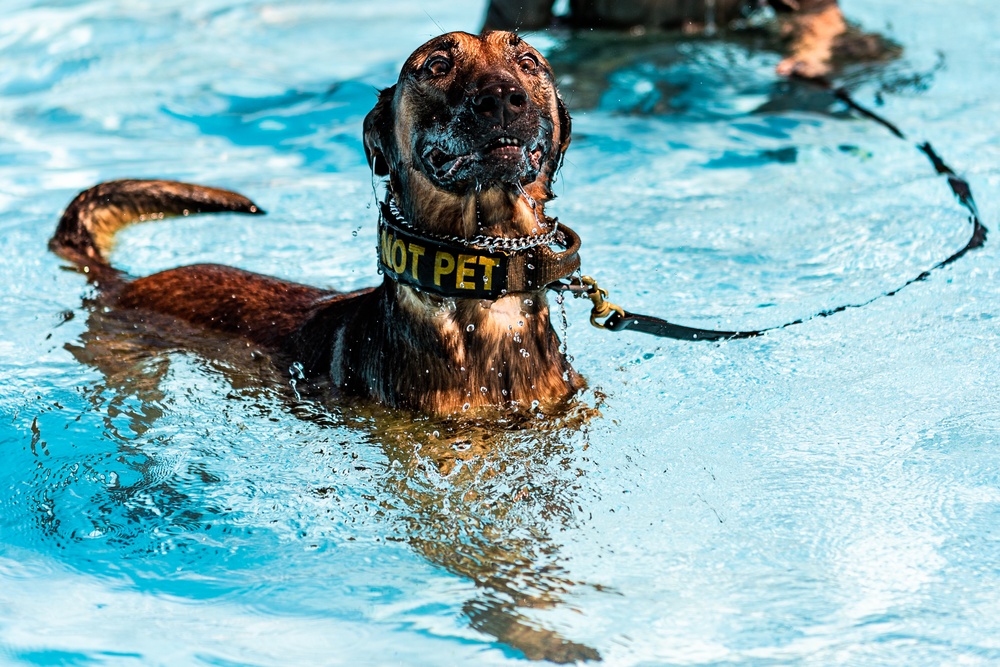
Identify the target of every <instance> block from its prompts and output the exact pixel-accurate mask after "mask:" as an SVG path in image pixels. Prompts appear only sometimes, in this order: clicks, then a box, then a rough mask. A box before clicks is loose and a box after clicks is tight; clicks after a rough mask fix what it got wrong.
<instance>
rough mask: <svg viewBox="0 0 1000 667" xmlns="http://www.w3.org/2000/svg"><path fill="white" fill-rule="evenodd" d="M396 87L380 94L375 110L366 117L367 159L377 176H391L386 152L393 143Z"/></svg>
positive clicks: (391, 87) (390, 87)
mask: <svg viewBox="0 0 1000 667" xmlns="http://www.w3.org/2000/svg"><path fill="white" fill-rule="evenodd" d="M395 94H396V86H389V87H388V88H386V89H384V90H383V91H382V92H380V93H379V94H378V102H376V103H375V108H374V109H372V110H371V111H369V112H368V115H367V116H365V125H364V128H365V129H364V138H365V157H366V158H368V165H369V166H370V167H371V168H372V171H373V172H374V173H375V175H376V176H388V175H389V162H388V160H386V158H385V151H386V149H387V147H388V146H389V145H390V143H389V142H390V141H392V98H393V97H394V96H395Z"/></svg>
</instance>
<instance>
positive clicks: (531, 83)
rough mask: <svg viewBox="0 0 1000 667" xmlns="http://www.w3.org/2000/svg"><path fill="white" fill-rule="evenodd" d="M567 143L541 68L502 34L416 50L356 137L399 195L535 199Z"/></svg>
mask: <svg viewBox="0 0 1000 667" xmlns="http://www.w3.org/2000/svg"><path fill="white" fill-rule="evenodd" d="M569 136H570V119H569V114H568V113H567V112H566V109H565V107H564V106H563V103H562V100H561V99H560V98H559V94H558V92H557V90H556V86H555V82H554V79H553V74H552V70H551V68H550V67H549V64H548V63H547V62H546V60H545V58H543V57H542V55H541V54H540V53H539V52H538V51H536V50H535V49H534V48H532V47H531V46H530V45H529V44H528V43H527V42H525V41H524V40H523V39H521V38H520V37H519V36H517V35H516V34H514V33H509V32H489V33H486V34H484V35H471V34H468V33H463V32H453V33H449V34H446V35H442V36H440V37H437V38H435V39H432V40H431V41H429V42H427V43H426V44H424V45H423V46H421V47H420V48H418V49H417V50H416V51H415V52H414V53H413V54H412V55H411V56H410V57H409V58H408V59H407V61H406V63H405V64H404V65H403V68H402V71H401V72H400V75H399V80H398V81H397V83H396V84H395V85H394V86H392V87H390V88H387V89H385V90H383V91H382V92H381V94H380V95H379V100H378V103H377V104H376V106H375V108H374V109H373V110H372V111H371V113H369V114H368V117H367V118H366V119H365V130H364V139H365V151H366V154H367V156H368V161H369V164H370V165H371V167H372V170H373V171H374V172H375V174H376V175H379V176H389V178H390V187H391V188H392V190H393V191H394V193H395V194H396V195H397V196H399V197H406V196H408V195H409V196H413V192H414V190H421V191H423V192H422V194H421V195H420V196H423V197H433V196H440V195H443V194H447V195H451V196H454V197H465V196H467V195H469V194H470V193H480V192H484V191H488V190H491V189H502V190H504V191H507V192H522V191H527V192H532V196H535V197H537V198H539V199H541V200H542V201H544V200H545V199H547V198H548V197H549V195H550V192H549V186H550V184H551V181H552V178H553V177H554V175H555V172H556V171H557V170H558V168H559V165H560V163H561V160H562V155H563V152H564V151H565V150H566V147H567V146H568V144H569ZM430 191H436V194H435V193H434V192H430ZM533 191H534V192H533Z"/></svg>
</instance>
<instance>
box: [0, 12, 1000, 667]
mask: <svg viewBox="0 0 1000 667" xmlns="http://www.w3.org/2000/svg"><path fill="white" fill-rule="evenodd" d="M843 6H844V8H845V11H846V12H847V13H848V14H849V15H850V16H851V17H853V18H854V19H856V20H858V21H860V22H861V23H862V24H863V25H865V26H866V27H867V28H869V29H874V30H880V31H882V32H884V33H885V34H886V35H888V36H889V37H891V38H892V39H894V40H895V41H896V42H898V43H899V44H901V45H902V46H903V47H904V49H905V51H904V54H903V56H902V57H901V58H900V59H898V60H895V61H893V62H890V63H886V64H880V65H868V66H856V67H852V68H849V69H848V70H847V71H846V72H844V74H843V77H844V80H845V81H847V82H848V83H849V84H850V85H851V87H852V89H853V90H854V91H855V93H856V95H857V97H858V99H859V100H860V101H862V102H863V103H866V104H870V105H873V106H876V107H877V108H878V109H879V110H880V111H881V112H883V113H885V114H886V115H887V116H889V117H890V118H892V119H893V120H894V121H895V122H897V123H898V124H899V125H900V126H901V127H903V128H904V129H905V130H906V131H907V132H908V133H910V135H911V136H912V137H913V138H914V139H915V140H916V139H923V138H926V139H931V140H932V141H933V142H934V143H935V145H936V146H937V147H938V148H939V149H940V150H941V151H942V153H943V154H944V156H945V158H946V159H947V160H948V161H949V162H950V163H951V164H952V165H953V166H954V167H956V169H958V170H959V171H961V172H962V173H964V174H966V175H967V176H968V178H969V180H970V182H971V184H972V186H973V188H974V190H975V192H976V195H977V198H978V200H979V203H980V206H981V209H982V212H983V217H984V220H985V222H986V224H987V225H988V226H991V227H996V222H995V221H996V220H997V219H998V216H997V212H998V205H1000V204H998V203H1000V170H998V168H997V164H1000V130H998V129H997V124H996V120H995V119H996V118H997V117H998V115H1000V93H997V92H996V91H998V90H1000V74H998V72H997V69H996V67H995V66H993V63H995V62H998V58H1000V50H998V48H1000V47H998V46H997V43H996V40H995V34H994V33H995V26H997V25H1000V9H998V8H997V7H996V6H995V5H994V4H993V3H988V2H986V1H985V0H978V1H974V0H955V1H954V2H950V3H935V2H926V1H924V2H906V1H904V0H880V1H879V2H861V1H860V0H843ZM481 15H482V7H480V6H479V4H477V3H469V4H468V5H467V6H456V5H454V4H452V3H444V2H440V3H435V2H421V3H408V2H402V1H400V0H391V1H385V2H377V3H368V4H364V5H362V4H359V3H353V2H298V3H278V2H264V1H262V0H246V1H243V2H239V1H236V0H199V1H198V2H194V3H191V2H179V1H174V0H169V1H165V2H160V3H157V4H156V6H155V7H153V6H147V5H146V4H145V3H134V2H128V1H125V0H92V1H88V2H70V1H67V2H58V3H40V2H33V1H29V0H15V1H13V2H8V3H7V6H6V7H5V12H4V18H3V20H2V21H0V238H2V240H3V247H4V250H5V253H4V254H5V258H6V260H5V261H4V262H3V263H2V265H0V282H2V284H3V286H4V289H3V291H2V293H0V330H2V334H0V452H2V456H3V458H2V460H3V466H2V467H0V662H4V663H8V664H31V665H92V664H108V665H133V664H134V665H149V664H162V665H178V664H192V665H202V664H204V665H285V664H348V665H354V664H407V665H441V664H491V665H502V664H513V663H523V662H524V660H525V656H526V654H527V655H528V656H532V657H539V656H548V657H551V658H563V659H568V658H573V657H587V656H592V655H594V654H599V655H600V656H601V657H602V658H603V659H604V660H605V661H606V662H607V663H609V664H621V665H662V664H705V665H721V664H754V665H769V664H782V665H786V664H797V665H798V664H803V665H808V664H816V665H826V664H832V663H838V664H858V665H870V664H907V665H939V664H944V663H949V664H954V663H962V664H995V663H996V662H997V661H1000V642H998V641H997V639H996V638H997V637H998V636H1000V622H998V620H997V619H998V618H1000V613H998V612H1000V606H998V600H1000V589H998V583H1000V545H998V542H997V539H996V534H997V531H998V529H1000V489H998V483H1000V454H998V447H997V444H998V435H1000V434H998V430H1000V429H998V426H997V425H998V424H1000V399H998V396H1000V391H998V389H1000V385H998V381H997V371H998V362H997V358H998V355H997V352H998V348H1000V339H998V336H997V325H996V323H995V318H996V317H997V315H998V314H1000V308H998V306H997V303H998V296H1000V287H998V284H1000V283H998V280H997V278H998V275H997V273H998V271H997V254H996V250H995V246H994V245H993V244H992V243H991V242H988V243H987V245H986V246H985V247H984V248H983V249H981V250H979V251H977V252H975V253H972V254H971V255H969V256H968V257H966V258H964V259H963V260H962V261H960V262H958V263H956V264H955V265H953V266H951V267H949V268H947V269H946V270H943V271H940V272H938V273H936V274H934V275H933V276H932V277H931V278H929V279H928V280H927V281H925V282H923V283H920V284H917V285H913V286H911V287H909V288H907V289H906V290H904V291H903V292H901V293H900V294H899V295H897V296H895V297H893V298H891V299H882V300H878V301H876V302H875V303H873V304H872V305H870V306H868V307H866V308H863V309H858V310H853V311H849V312H845V313H841V314H839V315H837V316H836V317H831V318H828V319H823V320H817V321H811V322H808V323H806V324H803V325H801V326H798V327H795V328H792V329H788V330H783V331H780V332H776V333H773V334H771V335H768V336H766V337H764V338H761V339H754V340H747V341H733V342H728V343H722V344H694V343H688V342H678V341H664V340H658V339H654V338H649V337H644V336H641V335H639V334H629V333H623V334H619V335H612V334H610V333H606V332H601V331H598V330H595V329H592V328H591V327H590V326H589V325H588V324H587V318H586V313H587V308H586V306H585V304H584V303H569V304H567V305H566V314H567V318H566V319H567V321H568V328H567V330H566V331H565V334H564V335H565V338H566V339H567V345H568V349H569V352H570V353H571V354H572V355H573V357H574V360H575V361H574V364H575V366H576V368H577V369H578V370H580V371H581V373H583V375H585V376H586V377H587V378H588V380H589V382H590V389H589V390H588V391H587V392H586V393H585V394H584V395H583V396H582V397H581V403H582V405H584V406H589V407H597V408H598V409H599V410H600V416H599V417H595V418H592V419H590V420H589V421H587V422H586V423H583V424H581V423H579V422H576V421H572V420H570V421H568V422H566V423H558V422H557V423H552V422H551V421H546V420H541V421H540V422H539V424H537V425H529V426H528V427H524V428H508V426H507V425H503V424H486V425H482V426H481V427H480V428H477V429H474V435H475V438H473V440H474V443H475V446H472V447H470V446H469V445H468V443H466V442H465V439H464V438H463V436H468V434H467V433H460V432H455V431H449V425H448V424H440V423H435V422H430V421H420V420H417V421H415V422H413V421H412V420H411V419H410V418H409V417H404V416H401V415H398V414H396V415H394V414H392V413H386V412H384V411H379V410H377V409H374V408H368V409H366V408H357V407H354V408H351V407H345V406H337V405H328V404H326V403H324V402H322V401H316V400H311V399H310V398H309V397H306V396H303V397H297V396H296V388H293V387H290V386H288V385H287V384H286V383H285V380H283V379H281V375H280V374H277V373H275V371H274V369H273V368H271V366H270V365H269V363H268V362H267V360H266V359H258V358H253V357H252V356H251V355H250V354H248V353H247V352H246V350H242V349H241V348H239V346H234V345H233V343H232V341H230V340H227V339H222V338H213V337H211V336H203V337H202V336H197V338H199V345H198V346H196V347H197V349H196V350H195V351H192V350H191V349H189V348H188V347H187V346H185V345H181V344H180V343H181V342H183V341H185V340H188V339H189V338H190V337H191V335H192V334H191V332H181V333H178V332H174V333H172V334H164V335H161V336H155V335H150V334H148V333H130V332H127V331H126V332H122V331H121V330H116V329H115V327H114V322H113V319H109V317H110V316H109V315H107V314H104V313H101V312H94V311H93V310H92V309H91V308H90V307H88V305H87V301H86V299H87V297H88V296H91V295H92V292H91V290H90V288H88V287H87V286H86V284H85V282H84V280H83V279H82V277H81V276H79V275H78V274H75V273H73V272H68V271H64V270H61V268H60V266H61V262H60V261H59V260H58V259H57V258H56V257H55V256H53V255H51V254H49V253H48V252H47V251H46V248H45V244H46V241H47V239H48V237H49V235H50V234H51V232H52V230H53V228H54V225H55V222H56V220H57V219H58V216H59V214H60V212H61V210H62V208H63V207H64V206H65V205H66V203H67V202H68V201H69V200H70V199H71V198H72V197H73V196H74V195H75V193H76V192H78V191H79V190H80V189H82V188H85V187H87V186H89V185H91V184H93V183H96V182H98V181H100V180H105V179H111V178H119V177H164V178H176V179H183V180H191V181H196V182H203V183H210V184H213V185H218V186H223V187H229V188H232V189H236V190H239V191H241V192H243V193H245V194H247V195H248V196H250V197H252V198H253V199H254V200H255V201H257V202H258V203H259V204H260V205H261V206H262V207H264V208H265V209H267V210H268V211H269V215H268V216H266V217H263V218H254V219H245V218H238V217H235V216H214V217H191V218H186V219H182V220H176V221H170V222H168V223H164V224H160V225H147V226H142V227H136V228H133V229H130V230H129V231H128V232H126V233H125V234H123V235H122V236H121V239H120V243H119V244H118V247H117V249H116V251H115V253H114V260H115V262H116V263H118V264H119V265H121V266H123V267H125V268H127V269H128V270H129V271H131V272H134V273H136V274H145V273H149V272H152V271H155V270H159V269H163V268H167V267H171V266H176V265H179V264H183V263H193V262H199V261H214V262H221V263H226V264H232V265H236V266H240V267H243V268H247V269H250V270H254V271H260V272H264V273H269V274H274V275H278V276H281V277H284V278H288V279H292V280H299V281H304V282H308V283H312V284H316V285H322V286H330V287H335V288H338V289H345V290H346V289H354V288H359V287H363V286H366V285H370V284H373V283H374V281H376V280H377V279H378V277H377V275H376V273H375V266H374V223H375V215H376V214H375V208H374V206H373V204H374V202H375V201H376V199H375V192H376V186H375V184H373V182H372V180H371V177H370V174H369V173H368V171H367V168H366V167H365V163H364V157H363V147H362V143H361V138H360V135H361V121H362V119H363V117H364V114H365V113H366V112H367V111H368V109H370V107H371V105H372V104H373V102H374V99H375V97H374V92H375V90H376V89H377V88H379V87H383V86H385V85H388V84H389V83H391V82H392V80H393V79H394V78H395V73H396V71H397V69H398V67H399V65H400V63H401V62H402V60H403V59H404V58H405V57H406V55H408V53H409V52H410V51H411V50H412V49H413V48H415V47H416V46H418V45H419V44H420V43H422V42H423V41H424V40H425V39H427V38H429V37H431V36H433V35H434V34H436V33H438V32H440V31H442V30H452V29H466V30H474V29H475V28H476V27H477V25H478V22H479V20H480V18H481ZM533 41H534V42H536V43H538V44H539V45H542V46H544V48H545V49H546V50H547V51H548V52H549V53H550V54H552V58H553V61H554V62H555V63H557V66H560V63H561V67H562V69H561V70H560V71H565V76H566V77H567V79H566V81H565V82H564V91H565V92H566V97H567V101H568V103H569V105H570V108H571V110H574V130H575V139H574V142H573V146H572V147H571V149H570V151H569V154H568V157H567V161H566V165H565V168H564V171H563V175H562V178H561V180H560V182H559V184H558V186H557V193H558V194H559V199H558V200H557V201H556V202H555V203H554V204H553V206H552V209H551V210H552V212H553V213H555V214H556V215H558V216H560V218H561V219H562V220H564V221H565V222H567V223H568V224H571V225H572V226H573V227H574V228H575V229H576V230H577V231H578V232H579V233H580V234H581V236H582V237H583V239H584V244H585V245H584V252H583V258H584V268H585V270H586V271H587V272H588V273H590V274H592V275H595V276H598V277H599V278H600V279H601V282H602V284H603V285H605V286H606V287H608V288H609V289H610V290H611V292H612V295H613V297H614V299H615V300H616V301H618V302H619V303H622V304H623V305H625V306H626V307H629V308H630V309H634V310H637V311H640V312H651V313H655V314H660V315H664V316H668V317H670V318H671V319H673V320H675V321H678V322H683V323H686V324H693V325H696V326H703V327H725V328H746V327H755V328H757V327H764V326H768V325H772V324H776V323H780V322H783V321H787V320H791V319H796V318H799V317H803V316H806V315H809V314H811V313H814V312H817V311H819V310H822V309H825V308H829V307H833V306H837V305H840V304H841V303H845V302H858V301H864V300H866V299H869V298H871V297H873V296H876V295H878V294H880V293H881V292H883V291H885V290H887V289H891V288H893V287H895V286H897V285H898V284H900V283H901V282H904V281H905V280H907V279H908V278H910V277H912V276H913V275H915V274H917V273H919V272H920V271H921V270H923V269H924V268H926V267H927V266H929V265H931V264H933V263H934V262H936V261H938V260H940V259H943V258H944V257H946V256H947V255H949V254H950V253H951V252H953V251H954V250H956V249H957V248H959V247H961V246H962V244H964V242H965V237H966V235H967V233H968V225H967V221H966V219H965V216H964V215H963V213H962V211H961V209H959V208H958V206H957V205H956V204H955V202H954V200H953V198H952V196H951V194H950V192H949V191H948V189H947V186H946V184H945V183H944V182H943V181H942V180H941V179H939V178H938V177H936V176H935V175H934V174H933V173H932V170H931V169H930V167H929V165H928V164H927V162H926V160H925V159H924V158H923V157H922V156H921V155H920V154H919V153H918V152H917V151H916V150H915V149H914V148H913V146H912V145H911V144H909V143H905V142H901V141H898V140H896V139H894V138H893V137H891V136H890V135H889V134H888V133H886V132H885V131H884V130H883V129H882V128H880V127H878V126H876V125H874V124H872V123H868V122H865V121H863V120H860V119H857V118H855V117H853V116H851V115H850V114H848V113H846V110H845V109H843V108H842V107H841V106H838V105H837V104H835V103H833V102H832V101H831V100H830V99H829V98H827V97H825V96H824V95H823V94H821V93H817V92H816V91H811V90H808V89H802V88H796V87H793V86H790V85H789V84H787V83H784V82H781V81H778V80H777V79H776V78H775V77H774V76H773V74H772V71H773V68H774V66H775V64H776V63H777V61H778V58H779V56H778V55H777V53H775V52H773V51H770V50H768V49H766V48H761V46H760V44H759V43H757V42H756V41H754V40H749V39H745V38H739V39H731V40H728V41H725V40H690V41H684V42H679V41H677V40H671V39H668V40H653V39H650V38H649V37H646V38H634V39H633V41H629V40H628V39H624V38H622V39H619V40H616V41H614V42H609V41H608V39H607V37H601V36H598V35H583V36H578V37H577V38H576V39H574V40H570V41H567V40H566V37H565V36H559V35H555V36H553V35H548V36H544V35H543V36H539V37H536V38H535V39H534V40H533ZM574 99H576V104H575V105H574ZM102 332H111V335H103V334H102ZM102 335H103V337H102Z"/></svg>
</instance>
